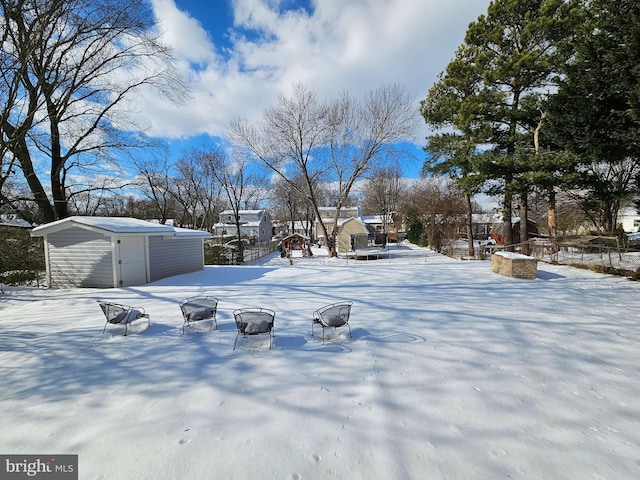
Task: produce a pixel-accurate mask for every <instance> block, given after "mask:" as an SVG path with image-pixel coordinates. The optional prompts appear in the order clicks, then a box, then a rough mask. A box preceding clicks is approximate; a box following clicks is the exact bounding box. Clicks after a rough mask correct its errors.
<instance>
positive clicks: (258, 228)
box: [213, 210, 272, 243]
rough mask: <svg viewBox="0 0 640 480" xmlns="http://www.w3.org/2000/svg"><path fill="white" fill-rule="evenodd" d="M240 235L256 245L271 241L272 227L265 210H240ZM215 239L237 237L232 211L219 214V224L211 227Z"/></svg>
mask: <svg viewBox="0 0 640 480" xmlns="http://www.w3.org/2000/svg"><path fill="white" fill-rule="evenodd" d="M239 214H240V235H241V236H242V237H246V238H250V239H252V240H254V241H255V242H256V243H266V242H268V241H270V240H271V235H272V225H271V220H270V219H269V215H268V214H267V212H266V211H265V210H240V211H239ZM213 234H214V235H215V236H216V237H235V236H236V235H237V227H236V219H235V215H234V213H233V210H224V211H223V212H222V213H220V222H218V223H216V224H215V225H214V226H213Z"/></svg>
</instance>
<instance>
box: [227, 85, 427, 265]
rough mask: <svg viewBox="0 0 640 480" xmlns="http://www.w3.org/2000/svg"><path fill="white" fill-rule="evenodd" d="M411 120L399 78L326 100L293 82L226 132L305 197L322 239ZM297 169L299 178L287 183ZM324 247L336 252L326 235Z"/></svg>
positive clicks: (413, 112) (405, 134)
mask: <svg viewBox="0 0 640 480" xmlns="http://www.w3.org/2000/svg"><path fill="white" fill-rule="evenodd" d="M417 120H418V115H417V106H416V105H415V102H414V99H413V97H412V96H410V95H408V94H407V93H406V91H405V90H404V88H402V87H400V86H398V85H388V86H383V87H380V88H377V89H374V90H371V91H370V92H369V93H368V94H367V95H366V97H365V98H364V100H362V101H357V100H355V99H353V98H352V97H350V96H349V95H348V94H347V93H346V92H345V93H343V94H342V95H341V96H340V97H339V98H338V99H337V100H334V101H332V102H322V101H320V100H319V99H318V98H317V95H316V94H315V92H313V91H312V90H311V89H309V88H307V87H304V86H302V85H297V86H296V87H295V88H294V90H293V93H292V94H291V96H289V97H287V96H285V95H284V94H280V95H279V97H278V104H277V105H275V106H271V107H268V108H267V109H266V110H265V112H264V114H263V118H262V121H261V122H257V123H256V124H250V123H248V122H246V121H242V120H237V121H235V122H234V123H233V124H232V126H231V129H230V131H229V137H230V139H231V142H232V143H233V145H235V146H236V147H238V148H241V149H243V150H244V151H245V152H246V153H247V154H248V155H250V156H251V157H254V158H256V159H258V160H260V161H261V162H262V163H263V164H264V165H265V166H266V167H267V168H268V169H270V170H271V171H273V172H274V173H276V174H277V175H278V176H280V177H281V178H282V179H283V180H284V181H286V182H288V183H289V184H290V185H291V186H292V188H294V189H296V190H297V191H298V192H299V193H300V194H301V195H302V196H303V197H304V198H306V199H307V200H308V201H309V202H310V204H311V205H312V207H313V210H314V214H315V216H316V218H317V219H318V221H319V225H320V228H321V230H322V232H321V233H322V235H324V238H325V239H329V238H331V237H332V236H334V235H335V233H336V232H335V228H336V227H335V226H337V225H338V218H339V216H340V209H341V208H342V206H344V205H345V202H347V201H348V199H349V195H350V193H351V190H352V188H353V186H354V184H355V183H356V181H357V180H359V179H362V178H364V176H365V175H366V174H367V173H368V172H369V170H370V169H371V168H372V167H373V166H374V165H379V164H383V163H384V162H387V161H389V160H390V159H392V158H393V156H394V154H398V153H399V148H398V145H399V142H402V141H406V140H408V139H410V138H412V137H413V134H414V132H415V129H416V128H417ZM297 176H299V177H300V178H301V179H302V180H303V183H302V185H300V184H297V183H295V182H293V180H292V179H293V178H297ZM323 182H332V183H333V185H335V188H334V190H335V192H336V201H335V217H334V222H333V225H334V231H332V232H329V231H328V228H327V225H326V224H325V222H324V221H323V219H322V216H321V215H320V211H319V207H320V206H321V205H320V204H319V198H318V192H317V185H319V184H321V183H323ZM327 250H328V254H329V255H330V256H335V255H336V250H335V245H334V242H327Z"/></svg>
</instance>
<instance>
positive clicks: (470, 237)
mask: <svg viewBox="0 0 640 480" xmlns="http://www.w3.org/2000/svg"><path fill="white" fill-rule="evenodd" d="M464 200H465V202H466V204H467V245H468V247H469V256H471V257H473V256H474V255H475V253H476V252H475V248H474V247H473V207H472V206H471V195H469V194H468V193H467V192H464Z"/></svg>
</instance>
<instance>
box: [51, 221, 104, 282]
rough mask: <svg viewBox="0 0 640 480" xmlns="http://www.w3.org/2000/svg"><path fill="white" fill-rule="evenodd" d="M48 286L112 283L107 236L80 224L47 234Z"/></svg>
mask: <svg viewBox="0 0 640 480" xmlns="http://www.w3.org/2000/svg"><path fill="white" fill-rule="evenodd" d="M47 244H48V258H49V275H50V285H49V286H50V287H53V288H68V287H92V288H109V287H113V256H112V255H113V253H112V245H111V239H110V237H105V236H104V235H101V234H99V233H95V232H91V231H88V230H85V229H82V228H77V227H74V228H69V229H67V230H62V231H60V232H56V233H51V234H49V235H48V236H47Z"/></svg>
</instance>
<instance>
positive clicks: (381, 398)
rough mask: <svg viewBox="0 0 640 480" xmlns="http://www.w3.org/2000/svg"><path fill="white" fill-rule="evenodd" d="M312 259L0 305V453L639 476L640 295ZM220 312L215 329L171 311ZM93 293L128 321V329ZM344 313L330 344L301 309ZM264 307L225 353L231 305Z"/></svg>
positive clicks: (5, 297) (296, 474) (229, 465)
mask: <svg viewBox="0 0 640 480" xmlns="http://www.w3.org/2000/svg"><path fill="white" fill-rule="evenodd" d="M323 253H324V252H323V251H322V250H314V256H313V257H311V258H304V259H303V258H294V264H293V266H290V265H289V264H288V261H287V260H286V259H281V258H280V257H279V256H277V254H274V255H273V256H271V257H268V258H267V259H265V260H264V261H262V262H261V263H260V264H259V265H250V266H241V267H221V266H220V267H218V266H208V267H206V268H205V270H204V271H203V272H198V273H195V274H189V275H181V276H176V277H172V278H167V279H164V280H161V281H159V282H156V283H153V284H150V285H145V286H141V287H132V288H125V289H107V290H96V289H71V290H46V289H27V288H24V289H21V288H9V289H8V292H7V293H5V294H2V295H0V372H1V375H0V406H1V407H2V412H3V413H2V416H1V417H0V431H1V432H2V434H1V435H0V453H7V454H8V453H12V454H44V453H58V454H62V453H71V454H78V455H79V468H80V473H79V478H81V479H118V480H122V479H132V480H134V479H135V480H139V479H153V480H158V479H160V480H163V479H167V480H169V479H171V480H173V479H177V478H184V479H243V480H244V479H249V478H254V479H258V478H261V479H304V478H306V479H318V478H331V477H334V478H341V479H363V480H368V479H425V478H428V479H445V478H446V479H465V480H466V479H507V478H510V479H554V480H555V479H576V480H582V479H586V478H596V479H611V480H625V479H636V478H639V477H640V453H639V452H640V376H639V375H638V365H640V348H639V344H640V321H639V320H638V318H639V315H640V314H639V312H640V283H638V282H630V281H628V280H626V279H624V278H620V277H614V276H606V275H600V274H596V273H593V272H590V271H586V270H579V269H573V268H570V267H560V266H552V265H547V264H542V263H541V264H539V267H538V279H536V280H517V279H513V278H508V277H503V276H500V275H497V274H494V273H492V272H491V265H490V262H489V261H456V260H451V259H448V258H446V257H442V256H440V255H437V254H434V253H432V252H429V251H427V250H425V249H420V248H416V247H411V246H403V247H402V248H398V249H395V247H392V248H391V249H390V256H389V258H388V259H386V258H384V259H379V260H371V261H358V262H356V261H354V260H344V259H328V258H327V257H326V256H324V254H323ZM194 295H213V296H216V297H218V298H219V299H220V303H219V305H218V324H219V328H218V330H217V331H205V330H206V329H203V328H200V330H203V331H194V330H193V329H191V330H188V331H187V334H185V335H184V336H183V335H181V333H182V315H181V313H180V309H179V307H178V302H179V301H180V300H181V299H183V298H185V297H189V296H194ZM96 300H110V301H116V302H122V303H127V304H132V305H135V306H139V307H144V308H145V309H146V311H147V313H149V314H150V315H151V327H150V328H148V329H147V328H146V323H144V322H141V323H140V324H139V325H138V326H137V328H134V329H133V331H134V332H136V331H137V333H135V334H132V335H129V336H127V337H124V336H122V332H123V330H122V329H119V328H115V327H110V328H109V327H108V328H107V332H106V333H105V334H104V335H103V334H102V327H103V325H104V317H103V315H102V312H101V311H100V307H99V306H98V304H97V302H96ZM339 300H352V301H353V302H354V305H353V309H352V313H351V321H350V324H351V328H352V331H353V338H352V339H351V338H349V336H348V332H347V330H346V329H339V330H337V331H336V332H335V333H334V334H331V336H330V340H329V341H327V343H326V345H324V346H323V345H322V341H321V337H318V338H314V337H312V336H311V316H312V312H313V310H315V309H316V308H318V307H321V306H322V305H325V304H329V303H332V302H335V301H339ZM252 306H257V307H267V308H271V309H273V310H275V311H276V319H275V340H274V345H273V349H272V350H271V351H268V339H267V338H266V337H256V338H248V339H242V338H240V339H239V340H238V348H237V349H236V350H235V351H233V350H232V348H233V341H234V339H235V336H236V328H235V324H234V322H233V317H232V311H233V310H234V309H236V308H240V307H252Z"/></svg>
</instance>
